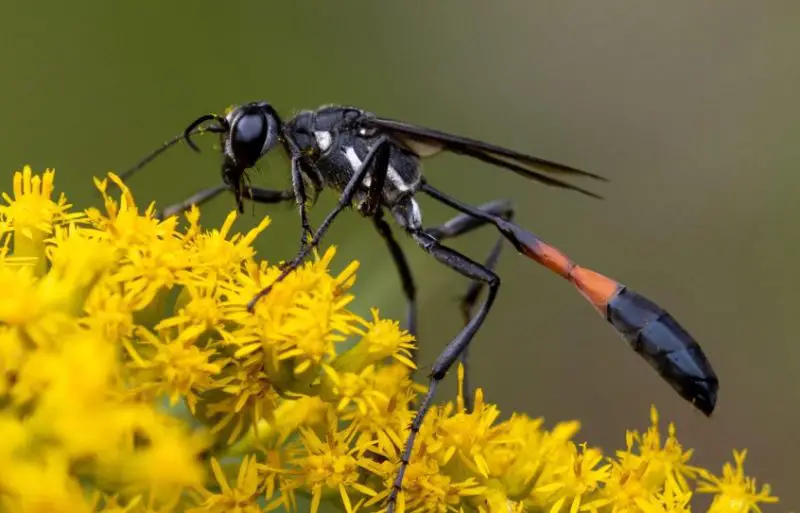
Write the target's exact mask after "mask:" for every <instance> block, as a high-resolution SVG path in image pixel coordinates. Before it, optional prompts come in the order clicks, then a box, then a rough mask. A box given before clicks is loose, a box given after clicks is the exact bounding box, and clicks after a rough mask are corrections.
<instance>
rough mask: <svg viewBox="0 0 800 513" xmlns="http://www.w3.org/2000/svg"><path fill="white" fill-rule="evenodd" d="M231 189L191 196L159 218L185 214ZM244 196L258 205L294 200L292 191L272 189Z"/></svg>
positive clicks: (255, 190) (221, 187) (247, 191)
mask: <svg viewBox="0 0 800 513" xmlns="http://www.w3.org/2000/svg"><path fill="white" fill-rule="evenodd" d="M229 189H230V187H229V186H228V185H227V184H220V185H217V186H216V187H209V188H208V189H203V190H202V191H199V192H197V193H195V194H193V195H191V196H190V197H189V198H187V199H186V200H185V201H182V202H180V203H176V204H174V205H170V206H168V207H167V208H165V209H164V210H162V211H161V213H160V214H158V218H159V219H166V218H167V217H170V216H174V215H177V214H180V213H181V212H185V211H186V210H189V209H190V208H192V205H202V204H203V203H206V202H208V201H210V200H212V199H214V198H215V197H217V196H219V195H220V194H221V193H223V192H225V191H227V190H229ZM243 194H244V197H245V198H247V199H249V200H252V201H255V202H256V203H280V202H281V201H288V200H291V199H293V198H294V194H292V191H273V190H270V189H261V188H259V187H249V188H246V189H245V190H244V191H243Z"/></svg>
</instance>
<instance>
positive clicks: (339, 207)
mask: <svg viewBox="0 0 800 513" xmlns="http://www.w3.org/2000/svg"><path fill="white" fill-rule="evenodd" d="M390 144H391V142H390V140H389V139H388V138H387V137H382V138H380V139H379V140H378V141H377V142H376V143H375V146H373V147H372V149H370V151H369V153H368V154H367V156H366V157H364V161H363V162H362V163H361V167H360V168H359V169H358V171H356V172H355V173H354V174H353V177H352V178H350V181H349V182H348V183H347V186H346V187H345V188H344V191H342V195H341V196H340V197H339V202H338V203H337V204H336V206H335V207H334V208H333V210H331V212H330V213H329V214H328V215H327V216H326V217H325V219H323V221H322V223H321V224H320V225H319V228H317V231H316V232H315V233H314V236H313V237H312V238H311V240H310V241H309V242H308V244H305V245H304V246H303V247H302V248H300V251H299V252H298V254H297V256H295V257H294V259H292V260H291V261H290V262H289V263H288V264H286V265H285V266H284V267H283V271H282V272H281V274H279V275H278V277H277V278H276V279H275V281H273V282H272V283H271V284H270V285H267V286H266V287H265V288H264V289H262V290H261V291H259V292H258V293H257V294H256V295H255V296H253V298H252V299H251V300H250V301H249V302H248V303H247V309H248V310H250V311H252V310H253V308H254V307H255V305H256V303H257V302H258V300H259V299H261V298H262V297H264V296H266V295H267V294H269V292H270V290H272V287H274V286H275V284H276V283H280V282H281V281H283V280H284V279H285V278H286V277H287V276H289V274H291V273H292V271H294V270H295V269H297V267H299V266H300V264H301V263H302V262H303V260H305V258H306V256H308V254H309V253H310V252H311V250H312V249H313V248H315V247H316V246H317V244H319V241H320V240H322V237H324V236H325V233H326V232H327V231H328V228H330V226H331V223H333V221H334V220H335V219H336V217H337V216H338V215H339V214H340V213H341V212H342V211H343V210H344V209H345V208H347V207H349V206H350V205H352V203H353V198H354V197H355V194H356V191H357V190H358V188H359V187H360V186H361V183H362V182H363V181H364V178H365V177H366V176H367V174H368V173H369V172H370V170H372V171H373V173H372V179H373V180H375V181H376V182H379V181H383V179H381V178H380V175H382V174H383V175H385V174H386V173H387V172H388V170H389V156H390V150H391V147H390Z"/></svg>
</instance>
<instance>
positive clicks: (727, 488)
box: [697, 450, 778, 513]
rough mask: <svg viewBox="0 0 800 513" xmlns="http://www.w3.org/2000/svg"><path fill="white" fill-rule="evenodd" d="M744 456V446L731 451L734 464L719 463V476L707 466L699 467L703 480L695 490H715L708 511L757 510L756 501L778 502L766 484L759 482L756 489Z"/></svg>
mask: <svg viewBox="0 0 800 513" xmlns="http://www.w3.org/2000/svg"><path fill="white" fill-rule="evenodd" d="M746 457H747V451H746V450H745V451H733V460H734V464H733V465H731V464H730V463H725V465H724V466H723V467H722V477H716V476H714V475H713V474H712V473H711V472H709V471H707V470H703V471H702V481H701V482H700V486H698V488H697V491H698V492H700V493H714V494H716V497H714V502H713V503H712V504H711V509H710V510H709V511H711V512H713V513H723V512H730V513H748V512H750V511H757V512H760V511H761V507H760V506H759V503H762V504H771V503H776V502H778V498H777V497H774V496H772V495H771V494H770V492H771V489H770V486H769V485H764V486H762V488H761V491H758V488H757V487H756V480H755V479H753V478H751V477H747V476H746V475H745V473H744V459H745V458H746Z"/></svg>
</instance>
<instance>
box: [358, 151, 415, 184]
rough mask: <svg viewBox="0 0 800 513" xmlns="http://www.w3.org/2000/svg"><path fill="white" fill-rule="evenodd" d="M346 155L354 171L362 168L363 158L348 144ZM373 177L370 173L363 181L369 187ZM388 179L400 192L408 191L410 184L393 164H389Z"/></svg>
mask: <svg viewBox="0 0 800 513" xmlns="http://www.w3.org/2000/svg"><path fill="white" fill-rule="evenodd" d="M344 156H345V158H347V162H349V163H350V167H351V168H353V172H354V173H355V172H356V171H358V170H359V169H361V164H362V162H361V159H360V158H358V154H357V153H356V150H355V148H353V147H352V146H346V147H345V149H344ZM371 178H372V177H371V176H370V175H369V174H368V175H367V176H365V177H364V181H363V182H361V183H363V184H364V185H366V186H367V187H369V185H370V184H371V183H372V180H371ZM386 179H387V180H389V182H391V184H392V185H393V186H394V188H395V189H397V190H398V191H399V192H407V191H408V190H409V186H408V184H407V183H406V182H405V181H403V178H402V177H401V176H400V173H398V172H397V170H396V169H395V168H394V167H393V166H392V165H391V164H389V169H388V171H387V172H386Z"/></svg>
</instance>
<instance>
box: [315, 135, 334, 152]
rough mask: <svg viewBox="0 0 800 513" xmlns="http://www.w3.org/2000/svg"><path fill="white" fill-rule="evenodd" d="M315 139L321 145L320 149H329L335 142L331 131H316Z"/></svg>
mask: <svg viewBox="0 0 800 513" xmlns="http://www.w3.org/2000/svg"><path fill="white" fill-rule="evenodd" d="M314 139H316V140H317V146H319V149H320V151H328V148H330V147H331V143H332V142H333V137H332V136H331V133H330V132H314Z"/></svg>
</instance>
